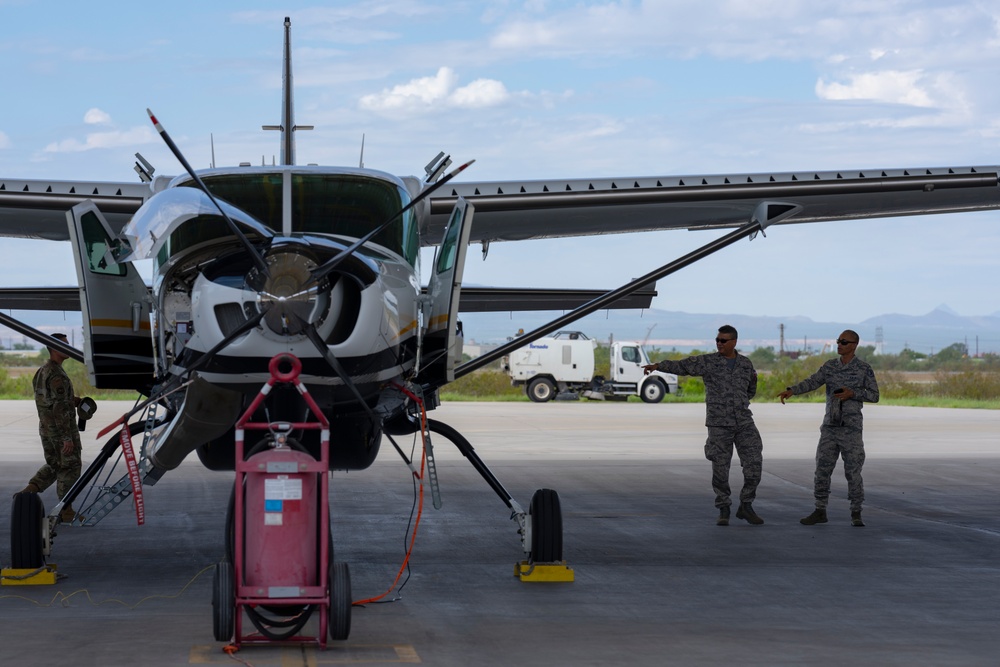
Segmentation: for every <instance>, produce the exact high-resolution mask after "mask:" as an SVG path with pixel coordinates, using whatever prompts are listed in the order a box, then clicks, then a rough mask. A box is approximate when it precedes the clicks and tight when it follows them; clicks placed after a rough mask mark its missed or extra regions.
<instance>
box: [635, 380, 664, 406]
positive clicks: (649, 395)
mask: <svg viewBox="0 0 1000 667" xmlns="http://www.w3.org/2000/svg"><path fill="white" fill-rule="evenodd" d="M665 393H667V390H666V389H664V387H663V383H662V382H660V381H659V380H649V381H648V382H646V384H644V385H642V391H641V392H640V394H639V395H640V396H641V397H642V400H643V402H645V403H659V402H660V401H662V400H663V395H664V394H665Z"/></svg>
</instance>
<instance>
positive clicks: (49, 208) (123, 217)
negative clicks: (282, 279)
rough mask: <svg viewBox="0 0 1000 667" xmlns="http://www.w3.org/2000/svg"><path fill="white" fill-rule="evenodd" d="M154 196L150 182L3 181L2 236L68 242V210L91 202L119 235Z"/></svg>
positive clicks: (0, 194)
mask: <svg viewBox="0 0 1000 667" xmlns="http://www.w3.org/2000/svg"><path fill="white" fill-rule="evenodd" d="M151 195H152V189H151V188H150V186H149V184H148V183H110V182H97V181H41V180H15V179H9V178H0V236H13V237H18V238H28V239H46V240H50V241H68V240H69V231H68V228H67V226H66V211H68V210H70V209H71V208H73V207H74V206H76V205H77V204H80V203H82V202H84V201H87V200H88V199H89V200H91V201H93V202H94V203H96V204H97V206H98V208H100V209H101V212H102V213H103V214H104V216H105V217H106V218H107V220H108V223H109V224H110V225H111V227H112V228H113V229H114V230H115V232H116V233H117V232H118V231H120V230H121V228H122V227H124V226H125V223H127V222H128V220H129V218H131V217H132V214H133V213H135V212H136V211H137V210H139V207H140V206H142V203H143V202H144V201H145V200H146V199H147V198H148V197H150V196H151Z"/></svg>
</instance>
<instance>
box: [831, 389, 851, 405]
mask: <svg viewBox="0 0 1000 667" xmlns="http://www.w3.org/2000/svg"><path fill="white" fill-rule="evenodd" d="M834 396H836V397H837V398H839V399H840V400H841V402H843V401H846V400H848V399H850V398H854V390H853V389H848V388H847V387H841V388H840V391H838V392H835V393H834Z"/></svg>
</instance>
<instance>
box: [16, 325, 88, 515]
mask: <svg viewBox="0 0 1000 667" xmlns="http://www.w3.org/2000/svg"><path fill="white" fill-rule="evenodd" d="M53 338H58V339H60V340H62V341H63V342H66V336H65V334H53ZM48 350H49V360H48V361H46V362H45V364H44V365H43V366H42V367H41V368H39V369H38V370H37V371H36V372H35V377H34V378H33V379H32V381H31V383H32V386H33V387H34V390H35V407H36V408H37V410H38V435H39V436H41V438H42V450H43V452H44V453H45V465H43V466H42V467H41V468H39V469H38V472H36V473H35V476H34V477H32V478H31V481H30V482H28V485H27V486H26V487H24V489H23V490H22V491H21V492H22V493H28V492H30V493H41V492H42V491H44V490H45V489H47V488H49V487H50V486H52V483H53V482H55V484H56V495H58V496H59V498H60V499H62V497H63V496H64V495H66V492H67V491H69V489H70V487H71V486H73V483H74V482H76V480H77V479H79V477H80V471H81V468H82V464H81V461H80V454H81V452H82V449H83V448H82V445H81V444H80V431H79V429H78V428H77V422H76V407H77V406H78V405H79V404H80V399H79V398H78V397H76V396H74V395H73V383H72V382H70V379H69V376H68V375H66V371H65V370H63V367H62V363H63V361H65V360H66V359H68V358H69V357H67V356H66V355H65V354H63V353H62V352H60V351H59V350H55V349H53V348H51V347H50V348H48ZM60 516H61V518H62V519H63V521H72V520H73V518H74V517H76V513H75V512H74V511H73V509H72V507H70V505H66V506H65V507H63V509H62V512H61V513H60Z"/></svg>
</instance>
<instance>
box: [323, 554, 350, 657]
mask: <svg viewBox="0 0 1000 667" xmlns="http://www.w3.org/2000/svg"><path fill="white" fill-rule="evenodd" d="M328 625H329V626H330V639H333V640H337V641H339V640H344V639H347V637H348V636H349V635H350V634H351V572H350V569H349V568H348V567H347V563H334V562H333V561H332V560H331V561H330V618H329V621H328Z"/></svg>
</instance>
